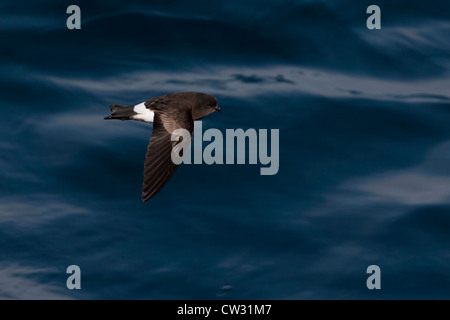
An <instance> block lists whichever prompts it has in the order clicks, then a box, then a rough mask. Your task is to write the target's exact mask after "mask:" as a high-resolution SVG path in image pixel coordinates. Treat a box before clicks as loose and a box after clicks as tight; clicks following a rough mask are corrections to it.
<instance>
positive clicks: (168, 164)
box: [105, 92, 222, 202]
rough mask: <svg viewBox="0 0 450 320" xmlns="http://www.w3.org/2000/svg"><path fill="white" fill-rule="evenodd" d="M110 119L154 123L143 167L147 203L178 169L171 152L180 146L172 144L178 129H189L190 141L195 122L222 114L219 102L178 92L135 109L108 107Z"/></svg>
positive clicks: (202, 95) (189, 93)
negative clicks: (173, 136) (172, 138)
mask: <svg viewBox="0 0 450 320" xmlns="http://www.w3.org/2000/svg"><path fill="white" fill-rule="evenodd" d="M109 108H110V109H111V115H110V116H108V117H106V118H105V119H106V120H109V119H119V120H136V121H142V122H153V133H152V136H151V138H150V142H149V143H148V147H147V155H146V158H145V164H144V183H143V186H142V200H143V201H144V202H145V201H147V200H148V199H150V198H151V197H153V196H154V195H155V194H156V193H158V191H160V190H161V189H162V188H163V187H164V185H165V184H166V183H167V182H168V181H169V179H170V178H171V177H172V175H173V174H174V172H175V170H176V169H177V167H178V165H177V164H175V163H173V161H172V157H171V154H172V149H173V148H174V147H175V146H176V145H177V144H178V143H180V141H181V140H179V141H172V140H171V136H172V133H173V132H174V131H175V130H176V129H186V130H188V131H189V132H190V134H191V137H192V135H193V133H194V120H199V119H201V118H203V117H204V116H207V115H208V114H210V113H212V112H214V111H218V112H222V110H221V109H220V108H219V106H218V105H217V99H216V98H215V97H213V96H211V95H209V94H206V93H200V92H179V93H172V94H168V95H165V96H160V97H156V98H153V99H150V100H148V101H146V102H142V103H140V104H137V105H135V106H121V105H117V104H113V105H111V106H109Z"/></svg>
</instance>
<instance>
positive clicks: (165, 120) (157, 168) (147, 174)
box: [142, 111, 194, 202]
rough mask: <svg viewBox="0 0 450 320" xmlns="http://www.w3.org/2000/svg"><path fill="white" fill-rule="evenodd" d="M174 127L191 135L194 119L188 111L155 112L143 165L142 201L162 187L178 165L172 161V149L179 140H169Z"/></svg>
mask: <svg viewBox="0 0 450 320" xmlns="http://www.w3.org/2000/svg"><path fill="white" fill-rule="evenodd" d="M176 129H186V130H188V131H189V132H190V134H191V137H192V134H193V132H194V120H193V119H192V115H191V113H190V112H187V111H186V112H182V113H176V114H170V113H165V112H157V113H155V118H154V122H153V133H152V137H151V138H150V142H149V143H148V147H147V155H146V158H145V165H144V183H143V186H142V200H143V201H144V202H145V201H147V200H148V199H150V198H151V197H153V196H154V195H155V194H156V193H158V191H159V190H161V189H162V187H164V185H165V184H166V183H167V181H169V179H170V178H171V177H172V175H173V174H174V172H175V170H176V169H177V167H178V165H176V164H175V163H173V161H172V149H173V147H174V146H176V145H177V144H178V143H179V141H171V136H172V132H173V131H175V130H176Z"/></svg>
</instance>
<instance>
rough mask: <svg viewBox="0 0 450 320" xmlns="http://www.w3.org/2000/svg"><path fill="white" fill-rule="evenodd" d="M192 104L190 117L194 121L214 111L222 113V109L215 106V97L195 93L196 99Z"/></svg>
mask: <svg viewBox="0 0 450 320" xmlns="http://www.w3.org/2000/svg"><path fill="white" fill-rule="evenodd" d="M195 100H196V101H195V103H194V109H193V111H192V116H193V118H194V120H199V119H201V118H203V117H204V116H207V115H208V114H210V113H213V112H214V111H218V112H220V113H222V109H220V108H219V106H218V105H217V99H216V97H214V96H212V95H209V94H206V93H197V95H196V99H195Z"/></svg>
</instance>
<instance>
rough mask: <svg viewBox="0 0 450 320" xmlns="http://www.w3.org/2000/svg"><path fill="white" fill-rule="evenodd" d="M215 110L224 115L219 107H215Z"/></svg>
mask: <svg viewBox="0 0 450 320" xmlns="http://www.w3.org/2000/svg"><path fill="white" fill-rule="evenodd" d="M214 109H216V111H218V112H219V113H222V109H220V108H219V106H217V105H216V106H215V107H214Z"/></svg>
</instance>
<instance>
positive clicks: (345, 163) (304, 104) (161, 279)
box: [0, 0, 450, 299]
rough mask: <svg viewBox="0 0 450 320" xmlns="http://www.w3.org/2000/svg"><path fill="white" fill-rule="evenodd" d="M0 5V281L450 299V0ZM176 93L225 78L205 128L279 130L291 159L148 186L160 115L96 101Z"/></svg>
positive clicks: (281, 295) (10, 286) (3, 284)
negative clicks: (371, 281)
mask: <svg viewBox="0 0 450 320" xmlns="http://www.w3.org/2000/svg"><path fill="white" fill-rule="evenodd" d="M72 4H76V5H78V6H79V7H80V9H81V29H80V30H76V29H75V30H69V29H68V28H67V27H66V20H67V18H68V17H69V16H70V14H67V13H66V9H67V7H68V6H69V5H72ZM372 4H376V5H378V6H379V7H380V8H381V27H382V28H381V29H380V30H369V29H368V28H367V26H366V20H367V18H368V17H369V16H370V15H369V14H367V13H366V10H367V7H368V6H369V5H372ZM0 15H1V19H0V68H1V69H0V70H1V72H0V105H1V117H0V133H1V140H0V298H1V299H450V78H449V74H450V36H449V35H450V19H449V17H450V4H449V2H448V1H444V0H431V1H418V0H417V1H416V0H399V1H386V0H377V1H372V0H371V1H366V0H362V1H349V0H327V1H318V0H316V1H313V0H309V1H308V0H295V1H294V0H278V1H273V0H270V1H269V0H262V1H242V0H239V1H238V0H226V1H225V0H224V1H219V0H218V1H206V0H205V1H201V0H191V1H186V0H184V1H179V0H175V1H159V0H158V1H153V0H152V1H135V0H130V1H113V0H109V1H84V0H83V1H82V0H77V1H76V2H67V1H39V2H36V1H12V0H4V1H2V2H1V4H0ZM177 91H200V92H206V93H209V94H212V95H214V96H216V97H217V98H218V100H219V105H220V107H221V108H222V110H223V114H218V113H214V114H211V115H209V116H208V117H206V118H204V119H203V122H202V126H203V130H207V129H209V128H216V129H219V130H220V131H221V132H223V133H225V131H226V130H227V129H238V128H242V129H244V130H247V129H249V128H254V129H256V130H258V129H269V130H270V129H279V162H280V163H279V172H278V173H277V174H276V175H271V176H264V175H260V167H261V165H260V164H257V165H254V164H245V165H242V164H241V165H237V164H235V165H230V164H228V165H226V164H223V165H219V164H213V165H207V164H197V165H194V164H192V165H187V164H186V165H181V167H180V168H179V169H178V170H177V172H176V173H175V175H174V176H173V178H172V179H171V180H170V181H169V183H168V184H167V185H166V186H165V188H164V189H163V190H162V191H161V192H160V193H159V194H157V195H156V196H155V197H154V198H153V199H151V200H150V201H148V202H146V203H142V201H141V199H140V195H141V185H142V171H143V163H144V158H145V152H146V149H147V142H148V139H149V137H150V135H151V131H152V125H151V124H145V123H140V122H135V121H124V122H121V121H104V120H103V118H104V117H105V116H107V115H108V114H109V108H108V106H109V105H110V104H113V103H116V104H124V105H134V104H137V103H140V102H142V101H145V100H147V99H149V98H152V97H154V96H158V95H162V94H167V93H171V92H177ZM205 144H206V143H205ZM247 163H248V161H247ZM70 265H77V266H79V267H80V269H81V290H69V289H68V288H67V287H66V280H67V278H68V277H69V276H70V275H69V274H67V273H66V269H67V267H68V266H70ZM371 265H377V266H379V267H380V270H381V290H369V289H368V288H367V286H366V281H367V278H368V277H369V276H370V274H367V272H366V271H367V268H368V266H371Z"/></svg>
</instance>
